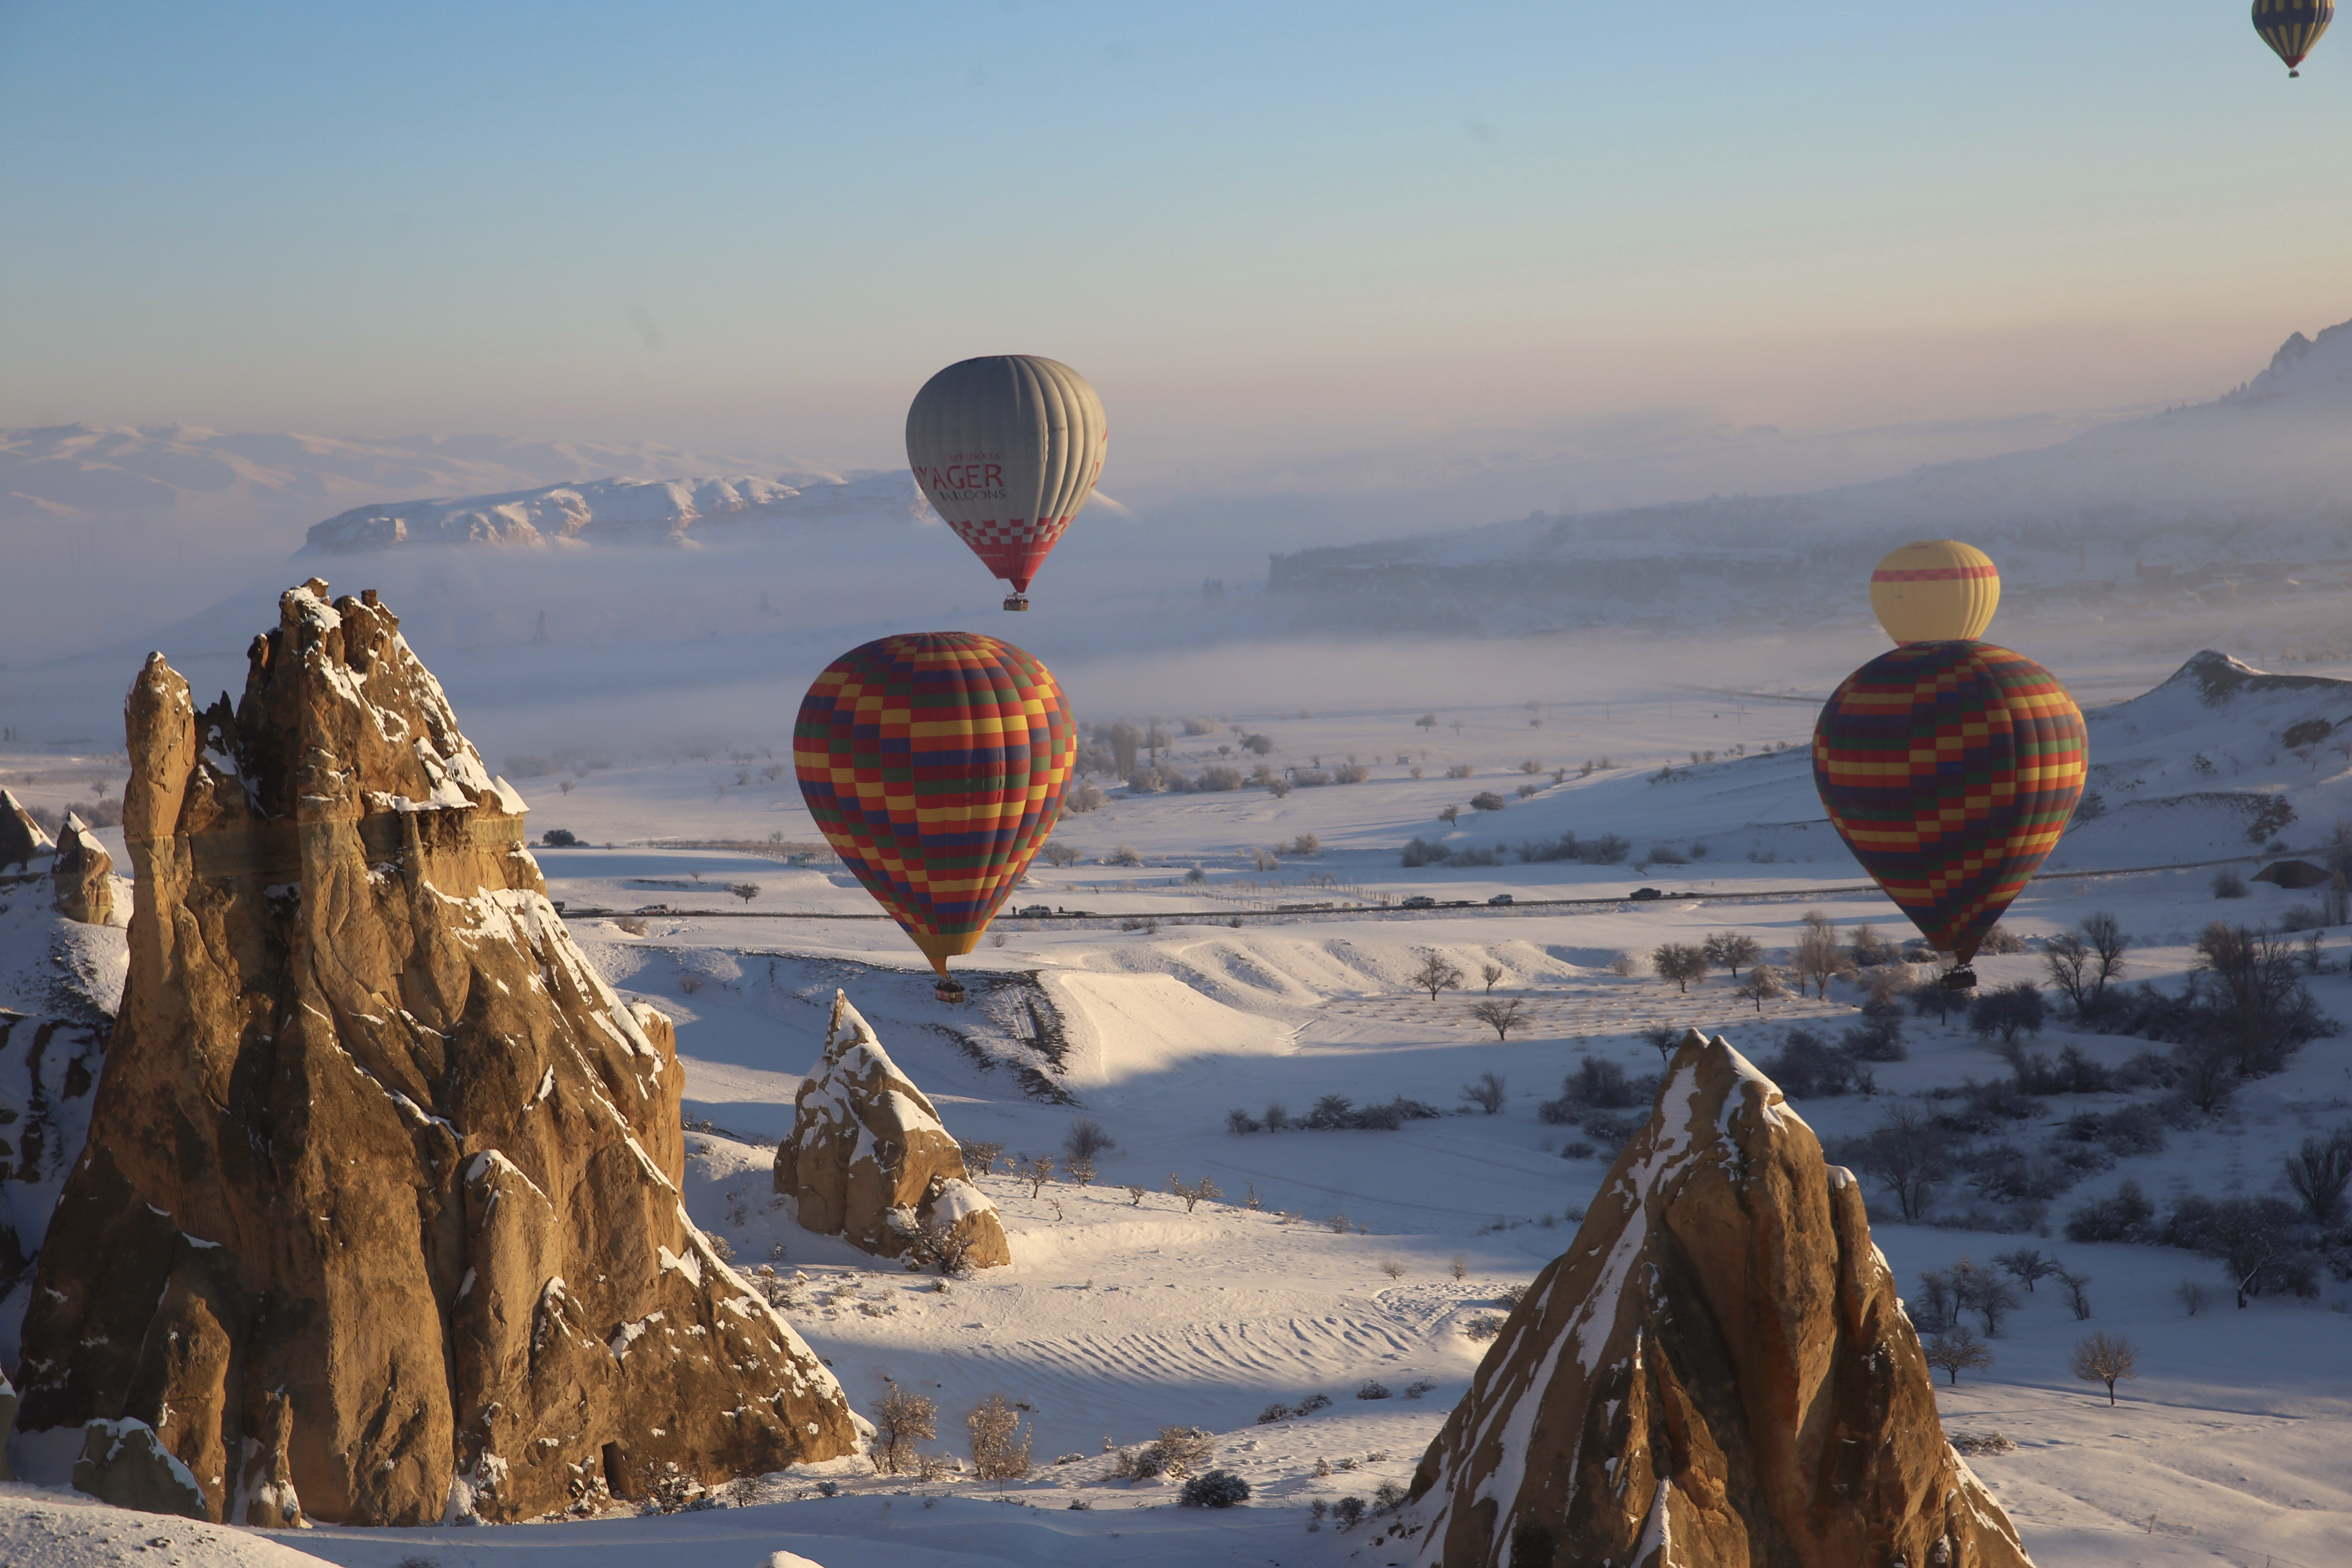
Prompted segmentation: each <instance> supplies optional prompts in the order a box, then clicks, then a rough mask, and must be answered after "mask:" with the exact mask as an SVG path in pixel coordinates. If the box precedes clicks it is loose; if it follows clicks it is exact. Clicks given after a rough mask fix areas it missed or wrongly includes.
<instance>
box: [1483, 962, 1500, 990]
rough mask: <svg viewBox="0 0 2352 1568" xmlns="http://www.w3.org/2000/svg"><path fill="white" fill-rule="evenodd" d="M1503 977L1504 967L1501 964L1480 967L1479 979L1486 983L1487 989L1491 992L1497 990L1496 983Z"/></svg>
mask: <svg viewBox="0 0 2352 1568" xmlns="http://www.w3.org/2000/svg"><path fill="white" fill-rule="evenodd" d="M1502 977H1503V966H1502V965H1501V964H1499V963H1482V964H1480V965H1479V966H1478V978H1479V979H1481V980H1483V981H1485V982H1486V989H1487V990H1489V991H1492V990H1494V989H1495V982H1496V981H1497V980H1500V979H1501V978H1502Z"/></svg>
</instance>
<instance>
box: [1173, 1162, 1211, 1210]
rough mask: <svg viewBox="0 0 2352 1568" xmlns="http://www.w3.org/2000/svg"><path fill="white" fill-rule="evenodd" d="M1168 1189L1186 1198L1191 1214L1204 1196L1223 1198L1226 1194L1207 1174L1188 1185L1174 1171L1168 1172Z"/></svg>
mask: <svg viewBox="0 0 2352 1568" xmlns="http://www.w3.org/2000/svg"><path fill="white" fill-rule="evenodd" d="M1168 1190H1169V1191H1170V1192H1171V1193H1174V1194H1176V1195H1177V1196H1178V1197H1180V1198H1182V1199H1183V1200H1184V1212H1185V1213H1186V1214H1191V1213H1192V1210H1193V1208H1194V1207H1195V1206H1197V1205H1199V1204H1200V1203H1201V1201H1202V1199H1204V1198H1221V1197H1223V1196H1224V1195H1225V1194H1224V1189H1223V1188H1222V1187H1220V1186H1218V1185H1217V1184H1216V1183H1214V1182H1213V1181H1211V1180H1209V1178H1208V1177H1206V1176H1203V1177H1202V1178H1201V1179H1200V1180H1199V1181H1197V1182H1194V1183H1192V1184H1191V1185H1190V1186H1187V1185H1186V1184H1184V1183H1183V1182H1182V1181H1181V1180H1180V1179H1179V1178H1178V1176H1177V1174H1176V1173H1175V1172H1173V1171H1171V1172H1169V1173H1168Z"/></svg>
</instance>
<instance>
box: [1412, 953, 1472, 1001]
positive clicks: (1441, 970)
mask: <svg viewBox="0 0 2352 1568" xmlns="http://www.w3.org/2000/svg"><path fill="white" fill-rule="evenodd" d="M1406 984H1410V985H1411V986H1412V988H1413V989H1414V990H1415V991H1426V992H1428V993H1429V999H1430V1000H1431V1001H1433V1002H1434V1001H1436V1000H1437V994H1438V993H1439V992H1441V991H1453V990H1455V989H1457V988H1459V987H1460V985H1461V984H1462V971H1460V970H1459V969H1456V968H1455V967H1454V965H1453V964H1451V963H1447V962H1446V961H1445V959H1444V957H1443V956H1442V955H1441V954H1438V953H1435V952H1432V953H1430V954H1428V955H1427V956H1426V957H1425V958H1424V959H1423V961H1422V965H1421V967H1420V968H1419V969H1417V970H1415V971H1413V973H1412V976H1411V977H1410V978H1409V979H1408V980H1407V982H1406Z"/></svg>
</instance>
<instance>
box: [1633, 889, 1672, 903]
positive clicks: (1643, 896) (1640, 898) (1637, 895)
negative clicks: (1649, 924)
mask: <svg viewBox="0 0 2352 1568" xmlns="http://www.w3.org/2000/svg"><path fill="white" fill-rule="evenodd" d="M1664 897H1665V894H1664V893H1662V892H1660V891H1658V889H1655V888H1636V889H1633V901H1634V902H1635V903H1637V904H1646V903H1648V902H1649V901H1650V900H1652V899H1663V898H1664Z"/></svg>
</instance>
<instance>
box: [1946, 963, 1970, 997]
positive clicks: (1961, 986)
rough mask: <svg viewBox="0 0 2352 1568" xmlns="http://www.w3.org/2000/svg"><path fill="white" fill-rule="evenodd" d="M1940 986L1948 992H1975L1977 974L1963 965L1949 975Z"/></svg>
mask: <svg viewBox="0 0 2352 1568" xmlns="http://www.w3.org/2000/svg"><path fill="white" fill-rule="evenodd" d="M1939 984H1941V985H1942V986H1943V987H1944V989H1945V990H1947V991H1973V990H1975V989H1976V988H1977V972H1976V971H1975V970H1973V969H1970V968H1969V966H1968V965H1967V964H1965V963H1963V964H1962V965H1960V966H1959V967H1958V969H1955V970H1952V971H1951V972H1949V973H1947V974H1946V975H1945V976H1944V978H1943V979H1942V981H1941V982H1939Z"/></svg>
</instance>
